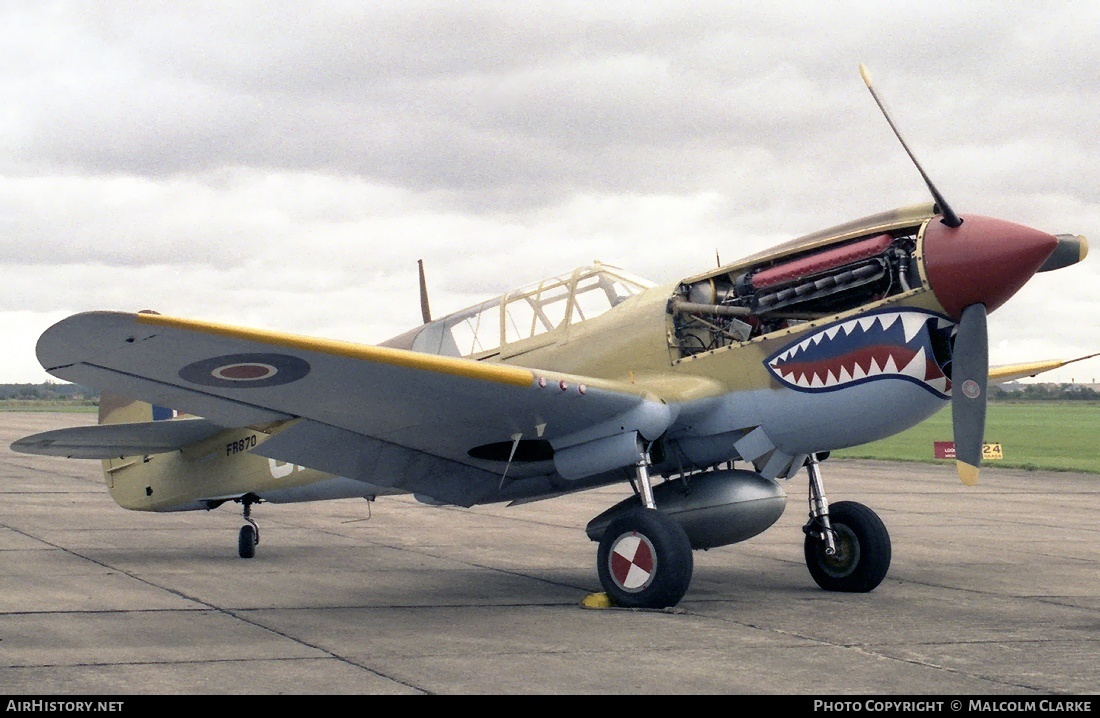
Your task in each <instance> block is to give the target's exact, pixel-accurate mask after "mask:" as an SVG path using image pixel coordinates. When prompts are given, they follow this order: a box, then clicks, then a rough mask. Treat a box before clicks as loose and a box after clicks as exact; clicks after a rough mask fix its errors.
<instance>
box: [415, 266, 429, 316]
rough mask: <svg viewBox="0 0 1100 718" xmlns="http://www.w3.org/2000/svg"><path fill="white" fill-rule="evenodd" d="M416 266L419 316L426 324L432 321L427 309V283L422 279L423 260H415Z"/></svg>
mask: <svg viewBox="0 0 1100 718" xmlns="http://www.w3.org/2000/svg"><path fill="white" fill-rule="evenodd" d="M416 266H417V267H419V268H420V316H421V317H422V318H423V319H424V323H425V324H427V323H429V322H430V321H432V310H431V309H430V308H429V307H428V282H427V280H425V279H424V260H423V259H418V260H416Z"/></svg>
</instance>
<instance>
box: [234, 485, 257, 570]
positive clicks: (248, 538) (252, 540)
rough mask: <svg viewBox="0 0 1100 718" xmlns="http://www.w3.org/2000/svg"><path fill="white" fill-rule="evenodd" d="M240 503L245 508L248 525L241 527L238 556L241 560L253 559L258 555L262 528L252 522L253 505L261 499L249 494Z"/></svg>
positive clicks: (244, 512)
mask: <svg viewBox="0 0 1100 718" xmlns="http://www.w3.org/2000/svg"><path fill="white" fill-rule="evenodd" d="M238 501H240V503H241V505H242V506H243V507H244V510H243V514H244V520H245V521H247V522H248V523H246V524H245V525H244V526H242V527H241V533H240V535H239V536H238V537H237V554H238V555H240V557H241V558H252V557H253V556H255V555H256V545H257V544H258V543H260V527H259V526H257V525H256V522H255V521H253V520H252V504H258V503H260V499H259V497H258V496H254V495H253V494H247V495H245V496H242V497H241V498H240V499H238Z"/></svg>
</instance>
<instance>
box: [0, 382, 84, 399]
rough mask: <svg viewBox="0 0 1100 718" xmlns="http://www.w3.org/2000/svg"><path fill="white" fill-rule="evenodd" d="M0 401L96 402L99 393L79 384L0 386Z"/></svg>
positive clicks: (50, 383)
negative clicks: (69, 400)
mask: <svg viewBox="0 0 1100 718" xmlns="http://www.w3.org/2000/svg"><path fill="white" fill-rule="evenodd" d="M0 399H25V400H33V399H40V400H41V399H72V400H79V401H87V400H98V399H99V392H98V391H96V390H95V389H89V388H88V387H86V386H81V385H80V384H60V383H58V384H55V383H54V382H52V381H47V382H45V383H43V384H0Z"/></svg>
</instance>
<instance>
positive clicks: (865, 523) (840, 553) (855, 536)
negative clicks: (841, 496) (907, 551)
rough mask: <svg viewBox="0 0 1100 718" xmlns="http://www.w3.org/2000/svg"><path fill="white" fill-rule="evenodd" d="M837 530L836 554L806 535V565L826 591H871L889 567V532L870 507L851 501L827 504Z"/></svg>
mask: <svg viewBox="0 0 1100 718" xmlns="http://www.w3.org/2000/svg"><path fill="white" fill-rule="evenodd" d="M829 521H830V523H831V524H832V526H833V530H834V531H835V532H836V555H835V556H828V555H826V554H825V542H824V541H822V540H821V539H820V538H818V537H817V536H810V535H807V536H806V567H807V568H808V569H810V575H811V576H813V577H814V581H816V582H817V585H818V586H821V587H822V588H823V589H825V590H826V591H845V592H848V593H866V592H867V591H873V590H874V589H875V587H876V586H878V585H879V584H880V583H882V579H884V578H886V572H887V571H889V570H890V533H889V532H888V531H887V530H886V526H885V524H883V523H882V520H881V519H880V518H879V517H878V514H876V513H875V512H874V511H872V510H871V509H869V508H867V507H866V506H864V505H863V504H858V503H856V502H854V501H839V502H837V503H835V504H833V505H832V506H830V507H829Z"/></svg>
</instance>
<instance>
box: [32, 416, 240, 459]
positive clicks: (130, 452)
mask: <svg viewBox="0 0 1100 718" xmlns="http://www.w3.org/2000/svg"><path fill="white" fill-rule="evenodd" d="M222 430H223V428H222V427H220V426H218V425H217V424H215V423H214V422H212V421H207V420H206V419H197V418H196V419H175V420H173V421H145V422H139V423H135V424H100V425H93V426H74V427H72V428H69V429H55V430H54V431H44V432H42V433H41V434H34V435H33V436H26V437H23V438H22V439H19V440H18V441H16V442H15V443H13V444H12V445H11V448H12V449H13V450H15V451H19V452H22V453H24V454H41V455H43V456H64V457H65V458H68V459H110V458H115V457H118V456H135V455H142V454H160V453H164V452H167V451H176V450H178V449H182V448H183V447H185V446H188V445H190V444H193V443H195V442H196V441H202V440H203V439H208V438H210V437H211V436H213V435H214V434H217V433H218V432H219V431H222Z"/></svg>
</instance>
